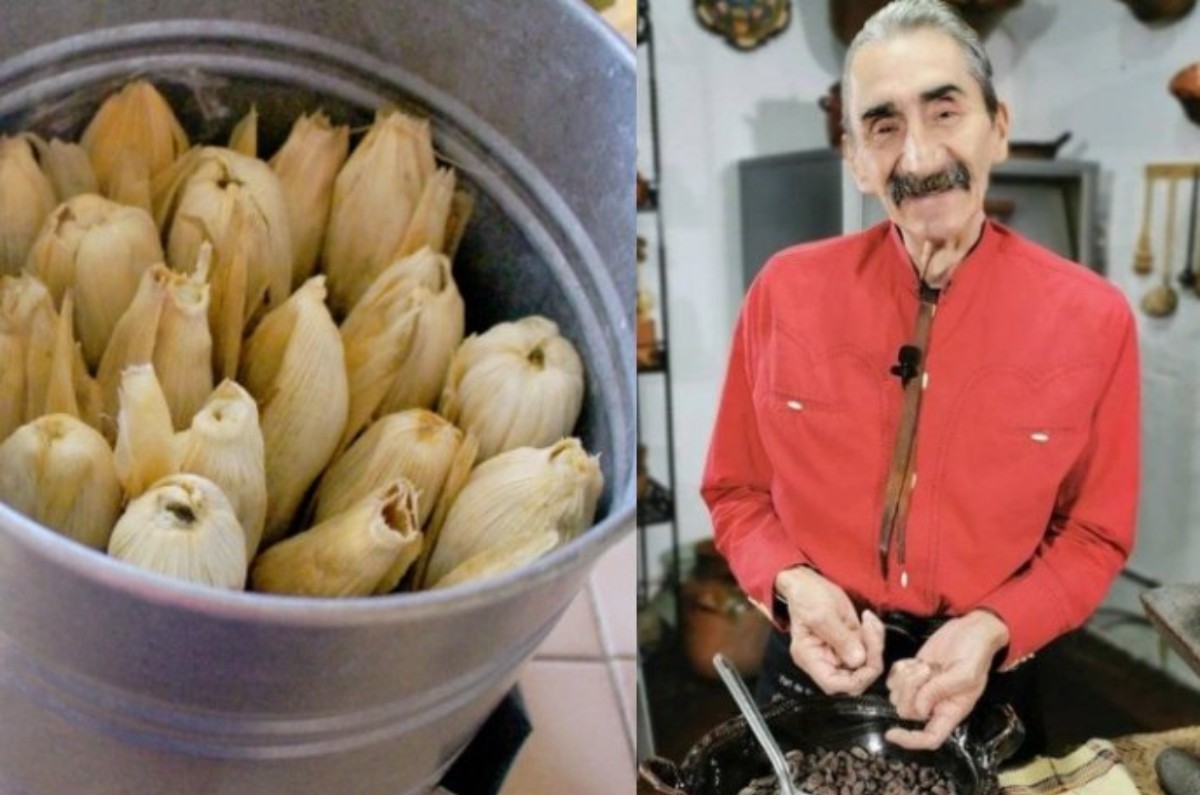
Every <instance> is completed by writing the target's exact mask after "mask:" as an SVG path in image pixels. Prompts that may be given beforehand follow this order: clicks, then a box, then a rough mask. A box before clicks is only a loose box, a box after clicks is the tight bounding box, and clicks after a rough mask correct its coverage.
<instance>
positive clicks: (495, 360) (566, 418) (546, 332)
mask: <svg viewBox="0 0 1200 795" xmlns="http://www.w3.org/2000/svg"><path fill="white" fill-rule="evenodd" d="M582 407H583V362H582V361H581V360H580V358H579V354H578V353H577V352H576V350H575V346H574V345H572V344H571V343H570V342H569V341H568V340H567V339H566V338H564V337H562V336H561V335H560V334H559V333H558V326H557V324H555V323H554V322H553V321H552V320H548V319H547V318H544V317H541V316H540V315H531V316H529V317H525V318H522V319H521V320H518V321H515V322H512V323H500V324H497V325H495V326H493V327H492V328H490V329H488V330H487V331H486V332H484V333H483V334H479V335H471V336H470V337H468V338H467V339H466V340H465V341H464V342H463V344H462V345H461V346H460V347H459V349H458V351H457V352H455V354H454V359H453V360H452V361H451V363H450V369H449V371H448V373H447V375H446V386H445V389H444V390H443V391H442V396H441V400H440V401H439V403H438V412H439V413H440V414H442V415H443V416H444V417H446V418H447V419H449V420H450V421H451V422H453V423H455V424H457V425H458V426H459V427H460V428H463V429H464V430H467V431H470V432H471V433H473V434H475V435H476V436H477V437H479V455H480V458H481V460H486V459H488V458H491V457H492V456H494V455H496V454H497V453H501V452H503V451H505V450H512V449H515V448H517V447H526V446H531V447H541V446H544V445H548V444H551V443H552V442H554V441H556V440H558V439H561V438H562V437H564V436H567V435H568V434H570V433H571V430H572V429H573V428H574V427H575V422H576V421H577V420H578V419H579V412H580V410H581V409H582Z"/></svg>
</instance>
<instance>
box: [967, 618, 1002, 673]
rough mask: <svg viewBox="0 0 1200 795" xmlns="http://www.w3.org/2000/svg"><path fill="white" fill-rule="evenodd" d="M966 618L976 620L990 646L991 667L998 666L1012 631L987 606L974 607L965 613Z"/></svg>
mask: <svg viewBox="0 0 1200 795" xmlns="http://www.w3.org/2000/svg"><path fill="white" fill-rule="evenodd" d="M966 617H968V618H971V619H972V620H973V621H974V622H976V623H977V624H978V625H979V626H980V627H981V628H982V631H983V632H985V633H986V634H987V636H988V643H989V646H990V648H991V653H992V658H993V660H994V664H993V667H997V666H999V664H1000V662H1001V661H1003V659H1004V657H1005V655H1006V654H1007V650H1008V644H1009V642H1010V641H1011V640H1012V633H1011V632H1009V629H1008V624H1007V623H1005V621H1004V619H1003V618H1001V617H1000V616H999V615H997V614H996V613H994V612H992V611H991V610H988V609H987V608H976V609H975V610H972V611H971V612H969V613H967V616H966Z"/></svg>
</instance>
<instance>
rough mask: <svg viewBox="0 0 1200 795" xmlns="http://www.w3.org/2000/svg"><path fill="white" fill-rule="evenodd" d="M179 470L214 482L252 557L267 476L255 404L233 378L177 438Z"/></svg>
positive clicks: (262, 514)
mask: <svg viewBox="0 0 1200 795" xmlns="http://www.w3.org/2000/svg"><path fill="white" fill-rule="evenodd" d="M176 450H177V454H178V458H179V470H180V471H181V472H191V473H193V474H196V475H201V476H203V477H206V478H208V479H209V480H211V481H212V482H213V483H216V484H217V485H218V486H219V487H220V488H221V491H223V492H224V493H225V496H226V497H228V498H229V502H230V504H231V505H233V510H234V513H235V514H236V515H237V517H238V522H239V523H240V524H241V525H242V530H243V531H244V532H245V536H246V559H247V560H253V559H254V554H255V552H256V551H257V550H258V545H259V541H260V540H261V539H262V531H263V523H264V522H265V521H266V517H267V476H266V471H265V469H264V453H263V437H262V431H261V430H260V428H259V425H258V406H257V405H256V404H255V402H254V398H253V397H251V396H250V393H249V392H247V391H246V390H244V389H242V387H240V386H238V384H237V383H236V382H234V381H229V380H226V381H223V382H222V383H221V385H220V386H218V387H217V388H216V390H215V391H214V392H213V393H212V396H211V397H209V399H208V402H207V403H205V404H204V408H203V409H201V410H200V411H199V412H198V413H197V414H196V416H195V417H193V418H192V427H191V428H190V429H189V430H188V431H186V432H185V433H183V434H179V436H178V437H177V439H176Z"/></svg>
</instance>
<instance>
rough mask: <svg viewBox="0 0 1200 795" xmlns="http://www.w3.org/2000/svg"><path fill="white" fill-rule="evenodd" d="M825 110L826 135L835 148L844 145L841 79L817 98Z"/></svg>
mask: <svg viewBox="0 0 1200 795" xmlns="http://www.w3.org/2000/svg"><path fill="white" fill-rule="evenodd" d="M817 104H818V105H819V106H820V107H821V110H823V111H825V135H826V137H828V138H829V145H830V146H832V147H833V148H834V149H841V147H842V132H843V131H842V83H841V81H840V80H839V81H838V82H836V83H834V84H833V85H831V86H830V87H829V92H828V93H826V94H825V96H823V97H821V98H820V99H818V100H817Z"/></svg>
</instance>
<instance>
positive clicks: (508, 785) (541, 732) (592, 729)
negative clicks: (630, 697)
mask: <svg viewBox="0 0 1200 795" xmlns="http://www.w3.org/2000/svg"><path fill="white" fill-rule="evenodd" d="M521 693H522V695H523V696H524V698H525V704H526V706H527V707H528V709H529V714H530V720H531V721H532V723H533V733H532V734H531V735H530V737H529V739H528V740H526V741H525V746H524V748H522V749H521V753H520V755H519V756H518V757H517V761H516V763H515V764H514V765H513V769H512V771H511V772H510V773H509V776H508V779H507V780H506V781H505V783H504V787H503V789H501V791H500V795H557V794H558V793H563V794H564V795H566V793H570V795H615V794H616V793H623V792H633V791H634V788H635V785H636V781H635V778H634V762H633V752H632V751H631V750H630V747H629V742H628V740H627V739H626V731H625V727H624V722H623V719H622V715H621V710H620V708H619V707H618V706H617V697H616V693H615V692H614V690H613V686H612V682H611V679H610V678H609V671H608V664H607V663H604V662H561V661H556V660H534V661H533V662H532V663H530V664H529V666H527V667H526V669H525V673H524V674H523V675H522V677H521Z"/></svg>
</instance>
